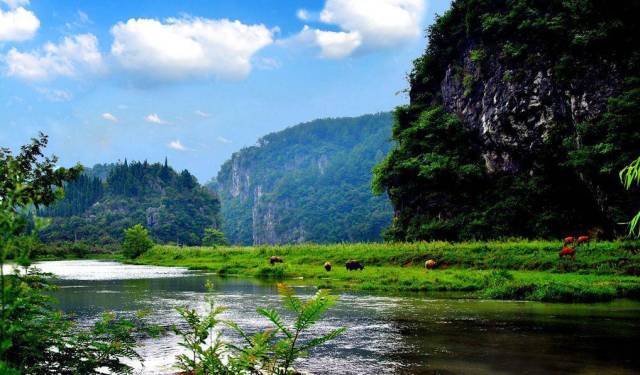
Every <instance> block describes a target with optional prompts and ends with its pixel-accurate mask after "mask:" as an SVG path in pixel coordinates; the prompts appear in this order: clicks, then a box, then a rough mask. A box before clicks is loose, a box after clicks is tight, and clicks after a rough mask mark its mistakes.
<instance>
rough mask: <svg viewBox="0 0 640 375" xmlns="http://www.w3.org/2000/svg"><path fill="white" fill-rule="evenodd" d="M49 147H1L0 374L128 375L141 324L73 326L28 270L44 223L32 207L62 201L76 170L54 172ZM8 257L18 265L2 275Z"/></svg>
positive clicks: (41, 279)
mask: <svg viewBox="0 0 640 375" xmlns="http://www.w3.org/2000/svg"><path fill="white" fill-rule="evenodd" d="M46 144H47V138H46V137H45V136H44V135H42V134H41V135H40V137H39V138H37V139H33V140H32V142H31V144H29V145H25V146H23V147H22V148H21V151H20V153H19V154H18V155H17V156H15V157H14V156H13V155H12V154H11V152H10V151H9V150H7V149H0V181H1V182H0V296H1V298H0V313H1V316H0V372H1V373H3V374H19V373H24V374H34V375H38V374H43V375H44V374H54V373H55V374H102V373H104V371H105V370H108V371H109V372H110V373H114V374H130V373H132V369H131V367H129V366H128V365H126V364H124V363H122V359H125V358H126V359H139V356H138V354H137V353H136V352H135V351H134V349H133V348H134V346H135V335H136V334H137V332H140V330H138V328H141V327H142V326H141V324H138V323H140V322H138V323H133V322H131V321H124V320H117V319H115V316H114V315H113V314H106V315H105V316H104V317H103V319H102V320H100V321H99V322H97V323H96V324H95V325H94V326H93V327H90V328H79V327H76V326H75V325H74V324H73V322H72V321H71V320H69V319H68V317H66V316H64V315H62V314H61V313H60V312H58V311H57V310H56V308H55V307H54V301H53V299H52V297H50V292H51V290H52V289H53V288H54V286H53V285H52V284H51V282H50V277H51V275H46V274H42V273H40V272H39V271H38V270H37V269H35V268H31V267H30V266H29V265H30V253H31V251H32V250H33V248H34V247H35V246H36V241H37V237H36V231H37V230H38V229H40V227H41V226H42V225H43V222H42V221H41V220H38V219H37V218H36V217H34V216H33V214H32V212H31V211H30V210H29V209H30V208H32V207H36V208H38V207H41V206H46V205H48V204H51V203H53V202H54V201H55V200H56V199H57V198H60V197H61V195H62V193H63V190H62V189H61V187H62V186H63V184H65V183H68V182H69V181H73V180H74V179H76V178H77V176H78V174H79V173H80V171H81V168H79V167H76V168H71V169H65V168H56V167H55V164H56V159H55V158H46V157H44V156H43V149H44V147H45V146H46ZM10 253H11V254H10ZM8 255H12V257H13V258H14V259H15V260H16V263H17V264H16V266H15V267H14V271H13V273H12V274H10V275H5V270H4V266H5V260H6V258H7V256H8Z"/></svg>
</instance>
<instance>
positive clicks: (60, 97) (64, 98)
mask: <svg viewBox="0 0 640 375" xmlns="http://www.w3.org/2000/svg"><path fill="white" fill-rule="evenodd" d="M36 91H38V92H39V93H40V94H42V95H44V97H45V98H47V100H49V101H52V102H68V101H69V100H71V99H73V95H72V94H71V93H70V92H68V91H66V90H58V89H49V88H46V87H39V88H36Z"/></svg>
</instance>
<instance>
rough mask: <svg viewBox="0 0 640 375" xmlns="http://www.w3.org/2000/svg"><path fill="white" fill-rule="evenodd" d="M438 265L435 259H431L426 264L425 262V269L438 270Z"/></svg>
mask: <svg viewBox="0 0 640 375" xmlns="http://www.w3.org/2000/svg"><path fill="white" fill-rule="evenodd" d="M437 265H438V262H436V261H435V260H433V259H429V260H427V261H426V262H424V268H426V269H428V270H431V269H434V268H436V266H437Z"/></svg>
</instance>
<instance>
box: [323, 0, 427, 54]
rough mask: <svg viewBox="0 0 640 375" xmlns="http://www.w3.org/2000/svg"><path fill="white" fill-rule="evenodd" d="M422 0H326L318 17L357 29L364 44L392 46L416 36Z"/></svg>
mask: <svg viewBox="0 0 640 375" xmlns="http://www.w3.org/2000/svg"><path fill="white" fill-rule="evenodd" d="M424 9H425V4H424V0H327V3H326V4H325V6H324V9H323V10H322V12H321V13H320V20H321V21H323V22H325V23H328V24H335V25H338V26H340V28H342V29H343V30H351V31H358V32H360V33H361V34H362V37H363V40H364V42H365V43H367V44H369V45H372V46H392V45H395V44H396V43H401V42H404V41H406V40H407V39H412V38H415V37H418V36H420V33H421V31H422V17H423V13H424Z"/></svg>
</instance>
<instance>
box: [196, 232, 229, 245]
mask: <svg viewBox="0 0 640 375" xmlns="http://www.w3.org/2000/svg"><path fill="white" fill-rule="evenodd" d="M228 244H229V242H228V241H227V238H226V237H225V235H224V233H222V231H221V230H218V229H215V228H205V230H204V237H202V245H204V246H226V245H228Z"/></svg>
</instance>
